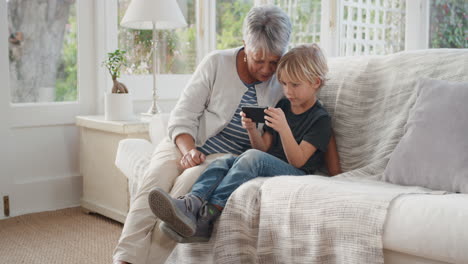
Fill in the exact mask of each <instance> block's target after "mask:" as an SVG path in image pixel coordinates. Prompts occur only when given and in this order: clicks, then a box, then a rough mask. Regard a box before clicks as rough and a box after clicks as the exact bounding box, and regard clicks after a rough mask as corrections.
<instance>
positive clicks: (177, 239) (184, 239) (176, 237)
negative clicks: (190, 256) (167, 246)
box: [159, 222, 210, 244]
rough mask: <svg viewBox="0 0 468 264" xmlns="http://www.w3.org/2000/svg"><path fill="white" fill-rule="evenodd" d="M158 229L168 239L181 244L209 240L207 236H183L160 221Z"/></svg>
mask: <svg viewBox="0 0 468 264" xmlns="http://www.w3.org/2000/svg"><path fill="white" fill-rule="evenodd" d="M159 230H161V231H162V232H163V233H164V234H165V235H166V236H168V237H169V238H170V239H172V240H174V241H175V242H177V243H181V244H185V243H201V242H208V241H209V240H210V238H208V237H196V236H191V237H184V236H182V235H181V234H179V233H177V232H176V231H174V230H172V229H171V227H170V226H169V225H168V224H167V223H166V222H162V223H161V224H160V225H159Z"/></svg>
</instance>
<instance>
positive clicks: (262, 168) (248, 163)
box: [191, 149, 306, 207]
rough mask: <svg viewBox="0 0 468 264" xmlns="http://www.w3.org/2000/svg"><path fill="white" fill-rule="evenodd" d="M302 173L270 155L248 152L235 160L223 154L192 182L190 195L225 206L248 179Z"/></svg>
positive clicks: (253, 151) (231, 156)
mask: <svg viewBox="0 0 468 264" xmlns="http://www.w3.org/2000/svg"><path fill="white" fill-rule="evenodd" d="M305 174H306V173H305V172H304V171H302V170H300V169H298V168H296V167H294V166H292V165H291V164H289V163H287V162H284V161H282V160H281V159H278V158H277V157H275V156H273V155H270V154H268V153H265V152H263V151H260V150H256V149H250V150H247V151H246V152H244V153H242V154H241V155H240V156H237V157H236V156H233V155H226V156H224V157H222V158H219V159H217V160H215V161H213V162H212V163H211V164H210V165H209V166H208V167H207V168H206V170H205V171H204V172H203V173H202V175H200V177H199V178H198V180H197V181H196V182H195V184H194V185H193V187H192V191H191V193H192V194H194V195H196V196H198V197H200V198H202V199H204V200H206V201H208V202H209V203H212V204H216V205H219V206H222V207H224V206H225V205H226V202H227V200H228V198H229V196H230V195H231V193H232V192H234V190H236V189H237V188H238V187H239V186H240V185H241V184H243V183H244V182H247V181H249V180H251V179H254V178H257V177H271V176H279V175H305Z"/></svg>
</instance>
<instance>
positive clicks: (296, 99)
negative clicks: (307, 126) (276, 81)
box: [280, 74, 321, 109]
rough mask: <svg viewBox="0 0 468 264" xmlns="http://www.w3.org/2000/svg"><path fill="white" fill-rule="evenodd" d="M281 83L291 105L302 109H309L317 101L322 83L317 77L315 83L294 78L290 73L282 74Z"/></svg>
mask: <svg viewBox="0 0 468 264" xmlns="http://www.w3.org/2000/svg"><path fill="white" fill-rule="evenodd" d="M280 83H281V85H282V87H283V93H284V95H285V96H286V98H288V100H289V102H291V107H295V108H300V109H308V108H310V107H311V106H312V105H313V104H314V103H315V101H316V94H317V91H318V88H319V87H320V84H321V82H320V79H316V82H315V83H310V82H308V81H296V80H292V79H291V78H290V76H288V74H282V75H281V80H280Z"/></svg>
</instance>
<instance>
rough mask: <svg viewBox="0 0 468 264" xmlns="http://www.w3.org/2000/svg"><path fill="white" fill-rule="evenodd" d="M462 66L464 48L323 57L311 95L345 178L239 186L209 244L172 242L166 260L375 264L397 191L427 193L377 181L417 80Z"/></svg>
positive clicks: (453, 74)
mask: <svg viewBox="0 0 468 264" xmlns="http://www.w3.org/2000/svg"><path fill="white" fill-rule="evenodd" d="M467 61H468V51H467V50H430V51H417V52H404V53H398V54H393V55H388V56H373V57H358V58H356V57H354V58H336V59H333V60H331V61H330V63H329V64H330V70H331V71H330V75H329V78H330V80H329V82H328V83H327V85H326V86H324V87H323V88H322V90H321V93H320V99H321V101H322V102H323V103H324V105H325V107H326V108H327V110H328V111H329V112H330V114H331V115H332V121H333V127H334V131H335V135H336V138H337V144H338V150H339V153H340V158H341V164H342V167H343V170H344V171H347V173H345V174H343V175H340V176H338V177H334V178H324V177H320V176H297V177H294V176H281V177H273V178H268V179H255V180H253V181H251V182H248V183H246V184H244V185H243V186H241V187H240V188H239V189H238V190H236V192H234V193H233V195H232V196H231V197H230V199H229V201H228V204H227V206H226V208H225V210H224V212H223V214H222V216H221V218H220V219H219V221H218V223H217V226H216V229H215V232H214V234H213V237H212V239H211V241H210V242H209V243H205V244H192V245H183V244H180V245H178V246H177V247H176V249H175V250H174V252H173V254H172V255H171V257H170V258H169V259H168V263H325V264H326V263H359V264H361V263H383V250H382V249H383V245H382V235H383V228H384V223H385V217H386V214H387V208H388V206H389V204H390V203H391V201H392V200H393V199H394V198H396V197H397V196H399V195H401V194H405V193H416V192H429V190H425V189H422V188H413V187H401V186H396V185H391V184H388V183H385V182H380V181H378V180H380V178H381V176H382V174H383V171H384V169H385V166H386V164H387V162H388V159H389V157H390V155H391V153H392V151H393V149H394V148H395V146H396V144H397V143H398V142H399V140H400V138H401V136H402V135H403V133H404V125H405V123H406V120H407V118H408V113H409V110H410V108H411V106H412V105H413V103H414V101H415V99H416V89H415V88H416V83H417V80H418V77H423V76H424V77H430V78H436V79H443V80H454V81H457V80H458V81H462V80H464V81H467V80H468V76H467V75H466V70H467V66H466V64H467V63H466V62H467ZM408 162H411V161H408Z"/></svg>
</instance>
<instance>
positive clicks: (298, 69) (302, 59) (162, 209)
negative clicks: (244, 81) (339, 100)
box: [149, 44, 331, 243]
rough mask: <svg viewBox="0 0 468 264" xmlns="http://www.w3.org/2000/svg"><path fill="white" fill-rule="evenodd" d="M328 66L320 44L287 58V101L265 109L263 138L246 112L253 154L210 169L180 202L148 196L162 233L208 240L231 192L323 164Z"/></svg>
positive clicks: (157, 193)
mask: <svg viewBox="0 0 468 264" xmlns="http://www.w3.org/2000/svg"><path fill="white" fill-rule="evenodd" d="M327 72H328V66H327V63H326V60H325V57H324V55H323V53H322V51H321V50H320V48H319V47H318V46H317V45H316V44H312V45H302V46H299V47H296V48H293V49H292V50H290V51H289V52H288V53H286V54H285V55H284V56H283V57H282V58H281V60H280V62H279V63H278V68H277V77H278V80H279V81H280V83H281V84H282V86H283V91H284V95H285V97H286V98H284V99H282V100H280V101H279V102H278V104H277V105H276V107H275V108H272V107H269V108H268V109H266V110H265V125H266V126H265V128H264V130H265V131H264V133H263V135H260V132H259V131H258V130H257V129H256V124H255V123H253V122H252V120H251V119H250V118H247V117H246V115H245V114H244V113H242V112H241V116H242V125H243V127H244V128H245V129H247V132H248V134H249V138H250V142H251V144H252V147H253V149H251V150H248V151H246V152H244V153H243V154H241V155H240V156H233V155H226V156H224V157H222V158H220V159H217V160H216V161H214V162H213V163H212V164H210V165H209V166H208V167H207V169H206V170H205V171H204V172H203V174H202V175H201V176H200V178H198V180H197V181H196V182H195V184H194V185H193V187H192V191H191V192H190V193H188V194H186V195H185V196H182V197H179V198H177V199H174V198H172V197H171V196H170V195H169V194H168V193H166V192H164V191H163V190H161V189H159V188H154V189H153V190H152V191H151V192H150V194H149V204H150V208H151V210H152V211H153V213H154V214H155V215H156V216H157V217H158V218H159V219H161V220H162V221H163V223H162V224H161V225H160V229H161V230H162V231H163V232H164V233H166V234H167V235H168V236H169V237H171V238H172V239H173V240H175V241H177V242H179V243H190V242H204V241H208V240H209V238H210V236H211V232H212V228H213V223H214V221H215V220H216V219H217V218H218V217H219V215H220V214H221V211H222V209H223V207H224V206H225V204H226V202H227V200H228V198H229V196H230V195H231V193H232V192H233V191H234V190H235V189H237V188H238V187H239V186H240V185H241V184H242V183H244V182H247V181H249V180H251V179H253V178H256V177H271V176H278V175H308V174H313V173H314V172H315V170H316V169H317V168H319V167H320V166H321V165H322V164H323V162H324V153H325V152H326V150H327V145H328V142H329V140H330V137H331V123H330V116H329V114H328V113H327V111H326V110H325V109H324V108H323V107H322V105H321V104H320V102H318V101H317V92H318V90H319V88H320V87H321V86H322V85H323V84H324V82H325V80H326V74H327Z"/></svg>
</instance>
